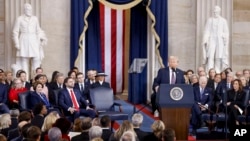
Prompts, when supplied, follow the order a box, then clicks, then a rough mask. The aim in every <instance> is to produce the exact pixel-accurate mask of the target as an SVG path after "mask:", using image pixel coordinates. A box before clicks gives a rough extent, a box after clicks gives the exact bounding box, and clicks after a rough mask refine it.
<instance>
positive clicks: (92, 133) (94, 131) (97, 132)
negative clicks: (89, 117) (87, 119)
mask: <svg viewBox="0 0 250 141" xmlns="http://www.w3.org/2000/svg"><path fill="white" fill-rule="evenodd" d="M101 137H102V128H101V127H100V126H92V127H91V128H90V129H89V140H92V139H94V138H101Z"/></svg>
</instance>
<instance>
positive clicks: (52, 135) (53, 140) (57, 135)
mask: <svg viewBox="0 0 250 141" xmlns="http://www.w3.org/2000/svg"><path fill="white" fill-rule="evenodd" d="M48 138H49V140H50V141H59V140H61V138H62V131H61V130H60V129H59V128H57V127H52V128H51V129H49V132H48Z"/></svg>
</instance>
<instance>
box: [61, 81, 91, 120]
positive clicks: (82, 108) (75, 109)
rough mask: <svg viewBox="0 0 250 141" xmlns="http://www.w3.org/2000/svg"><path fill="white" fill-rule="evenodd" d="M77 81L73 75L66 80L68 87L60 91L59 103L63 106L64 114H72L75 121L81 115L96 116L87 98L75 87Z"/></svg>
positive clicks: (71, 116)
mask: <svg viewBox="0 0 250 141" xmlns="http://www.w3.org/2000/svg"><path fill="white" fill-rule="evenodd" d="M74 83H75V81H74V80H73V79H72V78H71V77H67V78H65V80H64V84H65V86H66V88H64V89H62V90H61V91H60V92H59V105H60V106H61V107H62V109H63V111H64V114H65V115H66V116H70V120H71V121H74V120H75V119H76V118H78V117H79V116H80V115H84V116H88V117H91V118H94V117H95V116H96V113H95V111H94V110H93V109H91V108H90V107H89V105H88V103H87V102H86V100H85V99H84V98H83V97H82V96H81V94H80V91H79V90H77V89H74V85H75V84H74Z"/></svg>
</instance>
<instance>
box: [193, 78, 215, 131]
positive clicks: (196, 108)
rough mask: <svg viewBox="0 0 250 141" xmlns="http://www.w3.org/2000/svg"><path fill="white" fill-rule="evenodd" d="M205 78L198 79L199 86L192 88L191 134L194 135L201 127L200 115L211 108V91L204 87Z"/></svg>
mask: <svg viewBox="0 0 250 141" xmlns="http://www.w3.org/2000/svg"><path fill="white" fill-rule="evenodd" d="M206 85H207V77H205V76H201V77H200V78H199V85H198V86H195V87H194V91H193V92H194V102H195V103H194V104H193V106H192V109H191V113H192V117H191V124H192V128H193V130H192V134H194V135H195V134H196V130H197V129H198V128H200V127H201V125H202V122H203V121H202V118H201V115H202V113H205V112H207V110H208V108H210V106H211V101H212V98H211V97H212V89H210V88H208V87H206Z"/></svg>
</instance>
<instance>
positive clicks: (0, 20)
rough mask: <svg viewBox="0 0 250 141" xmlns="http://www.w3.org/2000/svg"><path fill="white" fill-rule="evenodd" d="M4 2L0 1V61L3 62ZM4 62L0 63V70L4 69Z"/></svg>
mask: <svg viewBox="0 0 250 141" xmlns="http://www.w3.org/2000/svg"><path fill="white" fill-rule="evenodd" d="M4 10H5V8H4V0H0V60H5V54H4V51H5V48H4V47H5V44H4V33H5V30H4V22H5V14H4ZM5 67H6V66H5V63H4V61H0V69H5Z"/></svg>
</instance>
